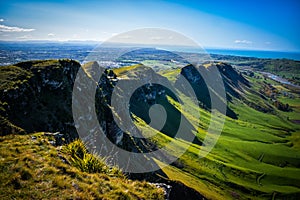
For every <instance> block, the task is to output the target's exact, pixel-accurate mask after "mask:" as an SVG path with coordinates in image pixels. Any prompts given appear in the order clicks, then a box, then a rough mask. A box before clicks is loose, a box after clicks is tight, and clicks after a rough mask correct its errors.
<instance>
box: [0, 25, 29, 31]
mask: <svg viewBox="0 0 300 200" xmlns="http://www.w3.org/2000/svg"><path fill="white" fill-rule="evenodd" d="M34 30H35V29H33V28H29V29H27V28H20V27H15V26H5V25H0V32H31V31H34Z"/></svg>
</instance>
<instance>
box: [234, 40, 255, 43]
mask: <svg viewBox="0 0 300 200" xmlns="http://www.w3.org/2000/svg"><path fill="white" fill-rule="evenodd" d="M234 43H236V44H252V43H253V42H252V41H249V40H235V41H234Z"/></svg>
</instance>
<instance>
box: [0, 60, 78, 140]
mask: <svg viewBox="0 0 300 200" xmlns="http://www.w3.org/2000/svg"><path fill="white" fill-rule="evenodd" d="M79 67H80V64H79V63H78V62H76V61H73V60H48V61H28V62H22V63H18V64H16V65H15V66H7V67H1V68H0V70H1V76H3V78H2V79H1V82H2V83H3V87H1V89H0V94H1V99H0V101H1V104H2V112H1V117H2V118H3V119H5V120H7V121H9V122H10V123H11V125H9V124H6V125H5V124H2V125H1V134H6V133H8V132H7V131H4V130H5V129H6V130H11V131H12V132H11V133H14V132H16V133H18V132H20V131H18V130H16V131H14V129H11V127H13V126H16V127H19V129H20V130H24V131H23V132H27V133H30V132H36V131H49V132H57V131H60V132H64V133H68V138H70V139H71V138H75V137H76V131H75V128H74V126H73V118H72V113H71V112H70V111H71V95H72V89H73V88H72V86H73V83H74V80H75V77H76V73H77V70H78V69H79Z"/></svg>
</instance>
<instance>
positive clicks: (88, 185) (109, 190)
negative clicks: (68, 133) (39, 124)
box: [0, 133, 163, 199]
mask: <svg viewBox="0 0 300 200" xmlns="http://www.w3.org/2000/svg"><path fill="white" fill-rule="evenodd" d="M0 140H1V142H0V160H1V162H0V170H1V173H0V180H1V181H0V199H75V198H76V199H78V198H79V199H163V191H162V190H161V189H157V188H156V187H155V186H153V185H150V184H149V183H147V182H139V181H131V180H129V179H127V178H126V177H125V176H124V175H122V174H121V173H120V171H119V170H117V169H114V168H112V169H110V168H109V167H107V166H106V165H105V164H104V163H103V162H102V161H100V160H98V161H96V160H97V158H95V157H94V156H92V155H91V154H87V153H84V157H88V158H89V159H87V160H90V161H91V162H89V161H88V162H87V161H86V159H84V163H86V164H85V165H82V164H81V165H80V166H89V167H88V168H80V167H79V166H78V165H76V164H75V163H77V164H78V163H83V161H82V160H80V162H78V159H75V160H76V162H73V161H74V158H75V157H74V155H72V154H71V153H70V152H71V151H70V149H71V148H72V147H71V148H65V147H64V148H63V149H61V148H60V147H57V148H55V147H54V146H52V145H50V143H49V141H50V140H52V138H51V136H45V135H44V134H43V133H36V134H32V135H26V136H21V135H7V136H3V137H1V138H0ZM71 146H72V143H71ZM75 146H76V145H75ZM73 147H74V145H73ZM66 149H67V150H66ZM68 149H69V150H68ZM68 152H69V153H68ZM88 155H91V156H88ZM63 160H67V161H65V162H64V161H63ZM69 163H71V164H69ZM91 163H93V164H95V163H97V166H98V168H97V171H98V172H97V173H96V172H93V170H91V169H93V168H92V167H91V165H89V164H91ZM75 166H77V167H75ZM99 166H102V167H101V168H100V170H99ZM85 171H88V172H85Z"/></svg>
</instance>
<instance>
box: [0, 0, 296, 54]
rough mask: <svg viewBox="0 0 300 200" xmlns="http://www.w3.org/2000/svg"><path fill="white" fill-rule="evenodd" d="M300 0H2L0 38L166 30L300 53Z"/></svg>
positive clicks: (209, 41)
mask: <svg viewBox="0 0 300 200" xmlns="http://www.w3.org/2000/svg"><path fill="white" fill-rule="evenodd" d="M299 19H300V1H298V0H285V1H284V0H272V1H271V0H261V1H259V0H252V1H235V0H229V1H222V0H209V1H206V0H205V1H203V0H198V1H179V0H178V1H176V0H173V1H172V0H157V1H150V0H146V1H137V0H136V1H135V0H123V1H122V0H111V1H104V0H100V1H81V0H80V1H79V0H74V1H71V0H65V1H58V0H54V1H36V0H29V1H22V0H11V1H0V40H13V41H16V40H54V41H55V40H58V41H66V40H96V41H104V40H107V39H108V38H110V37H112V36H114V35H116V34H119V33H123V32H126V31H130V30H134V29H138V28H149V27H153V28H166V29H171V30H173V31H177V32H179V33H181V34H183V35H185V36H187V37H190V38H191V39H193V40H194V41H196V42H197V43H199V44H200V45H201V46H204V47H211V48H236V49H260V50H279V51H299V52H300V39H299V38H300V37H299V35H300V20H299Z"/></svg>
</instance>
